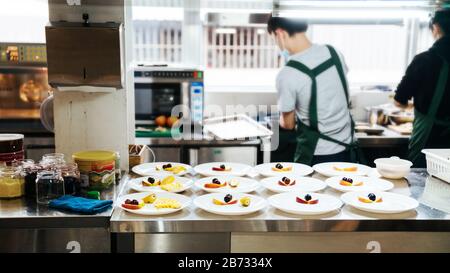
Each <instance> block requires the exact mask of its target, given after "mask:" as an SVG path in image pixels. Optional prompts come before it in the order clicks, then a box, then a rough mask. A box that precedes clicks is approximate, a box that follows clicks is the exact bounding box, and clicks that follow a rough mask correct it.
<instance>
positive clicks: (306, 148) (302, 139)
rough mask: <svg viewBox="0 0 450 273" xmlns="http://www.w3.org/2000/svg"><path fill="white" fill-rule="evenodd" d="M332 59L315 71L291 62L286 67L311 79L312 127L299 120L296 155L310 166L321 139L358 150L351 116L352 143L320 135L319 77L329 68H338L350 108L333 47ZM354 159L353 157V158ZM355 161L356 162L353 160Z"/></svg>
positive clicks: (299, 160) (310, 108) (342, 71)
mask: <svg viewBox="0 0 450 273" xmlns="http://www.w3.org/2000/svg"><path fill="white" fill-rule="evenodd" d="M327 47H328V49H329V51H330V54H331V58H330V59H328V60H326V61H325V62H323V63H322V64H320V65H318V66H317V67H315V68H314V69H310V68H308V67H307V66H305V65H304V64H302V63H301V62H298V61H294V60H290V61H289V62H288V63H287V64H286V65H287V66H289V67H292V68H295V69H297V70H299V71H300V72H303V73H304V74H306V75H307V76H308V77H309V78H310V79H311V99H310V102H309V123H310V125H309V126H307V125H306V124H304V123H302V122H301V121H300V120H297V123H298V125H297V134H298V136H297V149H296V153H295V159H294V160H295V161H296V162H300V163H304V164H308V165H309V164H310V163H311V161H312V159H313V157H314V151H315V148H316V145H317V142H318V140H319V139H324V140H327V141H330V142H333V143H336V144H338V145H341V146H344V147H345V148H346V149H347V150H350V151H351V154H354V153H353V151H355V149H357V146H358V144H357V142H354V140H353V138H354V134H353V132H354V122H353V119H352V117H351V115H350V119H351V130H352V133H351V138H352V141H351V143H345V142H341V141H338V140H336V139H333V138H331V137H329V136H327V135H325V134H322V133H320V131H319V128H318V113H317V80H316V78H317V76H318V75H320V74H321V73H323V72H325V71H326V70H328V69H329V68H331V67H333V66H336V69H337V71H338V74H339V78H340V80H341V83H342V86H343V89H344V92H345V97H346V99H347V106H348V107H349V106H350V104H349V94H348V87H347V81H346V79H345V75H344V70H343V68H342V64H341V61H340V60H339V57H338V55H337V53H336V51H335V50H334V49H333V48H332V47H331V46H327ZM352 158H353V156H352ZM353 161H355V160H353Z"/></svg>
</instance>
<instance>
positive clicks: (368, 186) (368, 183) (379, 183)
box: [325, 175, 394, 192]
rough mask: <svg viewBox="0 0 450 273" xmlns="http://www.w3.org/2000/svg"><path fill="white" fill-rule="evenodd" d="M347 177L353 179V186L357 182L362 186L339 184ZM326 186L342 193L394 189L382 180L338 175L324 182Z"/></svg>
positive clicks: (392, 185)
mask: <svg viewBox="0 0 450 273" xmlns="http://www.w3.org/2000/svg"><path fill="white" fill-rule="evenodd" d="M344 177H347V178H351V179H353V184H356V183H358V182H362V183H363V184H362V185H361V186H353V185H352V186H343V185H341V184H339V183H340V182H341V180H342V178H344ZM325 182H326V183H327V185H328V186H329V187H331V188H333V189H336V190H338V191H342V192H349V191H388V190H391V189H392V188H393V187H394V184H393V183H391V182H389V181H387V180H384V179H379V178H375V177H367V176H356V175H340V176H333V177H330V178H328V179H327V180H325Z"/></svg>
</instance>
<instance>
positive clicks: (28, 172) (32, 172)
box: [22, 159, 42, 199]
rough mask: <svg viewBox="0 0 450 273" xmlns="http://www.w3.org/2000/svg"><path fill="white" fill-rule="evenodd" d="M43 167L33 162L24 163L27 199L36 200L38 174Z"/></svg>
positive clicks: (23, 170)
mask: <svg viewBox="0 0 450 273" xmlns="http://www.w3.org/2000/svg"><path fill="white" fill-rule="evenodd" d="M41 170H42V166H41V165H40V164H38V163H35V162H34V161H33V160H30V159H27V160H24V162H23V163H22V174H23V176H24V179H25V198H30V199H36V179H37V173H38V172H39V171H41Z"/></svg>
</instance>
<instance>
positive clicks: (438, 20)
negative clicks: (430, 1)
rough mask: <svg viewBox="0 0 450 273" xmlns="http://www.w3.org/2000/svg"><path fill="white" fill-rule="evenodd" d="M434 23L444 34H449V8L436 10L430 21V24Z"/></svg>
mask: <svg viewBox="0 0 450 273" xmlns="http://www.w3.org/2000/svg"><path fill="white" fill-rule="evenodd" d="M434 24H436V25H439V27H440V28H441V29H442V32H444V35H450V9H441V10H438V11H436V13H435V14H434V16H433V17H432V18H431V22H430V25H434Z"/></svg>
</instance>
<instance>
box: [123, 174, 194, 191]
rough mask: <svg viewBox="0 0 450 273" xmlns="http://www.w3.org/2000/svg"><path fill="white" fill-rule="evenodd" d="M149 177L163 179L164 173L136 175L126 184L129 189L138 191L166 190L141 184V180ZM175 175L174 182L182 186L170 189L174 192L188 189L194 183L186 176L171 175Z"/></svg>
mask: <svg viewBox="0 0 450 273" xmlns="http://www.w3.org/2000/svg"><path fill="white" fill-rule="evenodd" d="M149 177H153V178H154V179H155V180H163V179H164V178H165V177H166V176H165V175H150V176H145V177H138V178H134V179H131V180H130V181H129V182H128V185H129V187H130V188H131V189H133V190H135V191H138V192H166V190H163V189H162V188H161V186H149V187H146V186H143V185H142V181H144V180H145V181H146V180H147V179H148V178H149ZM173 177H175V181H174V183H175V182H179V183H180V184H181V185H182V186H183V187H182V188H180V189H178V190H174V191H170V192H174V193H178V192H183V191H185V190H187V189H189V188H190V187H192V185H193V184H194V181H192V179H189V178H186V177H180V176H175V175H174V176H173Z"/></svg>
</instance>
